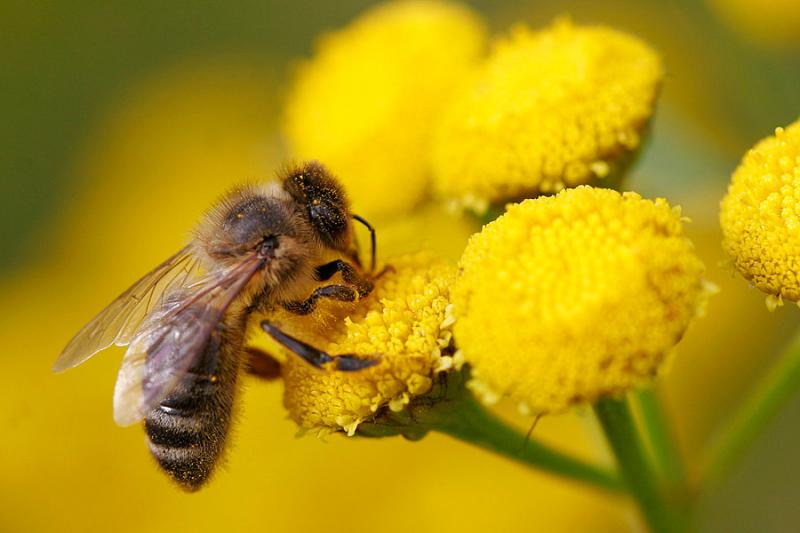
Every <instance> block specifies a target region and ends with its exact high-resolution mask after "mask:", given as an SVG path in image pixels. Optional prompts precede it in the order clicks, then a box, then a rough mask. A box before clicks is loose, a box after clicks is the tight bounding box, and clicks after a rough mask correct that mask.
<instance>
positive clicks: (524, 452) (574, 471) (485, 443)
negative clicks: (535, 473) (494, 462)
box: [424, 393, 623, 491]
mask: <svg viewBox="0 0 800 533" xmlns="http://www.w3.org/2000/svg"><path fill="white" fill-rule="evenodd" d="M449 411H450V412H448V413H444V412H441V411H438V412H437V413H436V415H435V416H433V417H429V418H428V420H425V421H424V424H425V425H426V426H427V427H429V428H430V429H432V430H434V431H438V432H440V433H444V434H446V435H450V436H451V437H454V438H456V439H459V440H462V441H465V442H468V443H470V444H473V445H475V446H478V447H480V448H483V449H485V450H490V451H492V452H495V453H498V454H500V455H503V456H505V457H508V458H510V459H514V460H516V461H519V462H522V463H525V464H528V465H530V466H533V467H535V468H537V469H539V470H544V471H546V472H550V473H553V474H558V475H560V476H564V477H567V478H571V479H574V480H577V481H583V482H586V483H589V484H591V485H595V486H597V487H600V488H603V489H608V490H612V491H620V490H622V489H623V485H622V483H621V481H620V479H619V478H618V477H617V476H616V475H615V474H613V473H612V472H609V471H608V470H605V469H603V468H600V467H597V466H594V465H590V464H587V463H584V462H582V461H579V460H578V459H575V458H572V457H569V456H567V455H564V454H562V453H560V452H558V451H556V450H553V449H551V448H549V447H547V446H544V445H543V444H540V443H538V442H536V441H534V440H532V439H526V437H525V436H524V435H522V434H521V433H520V432H518V431H516V430H515V429H512V428H511V427H509V426H507V425H506V424H505V423H504V422H502V421H501V420H500V419H498V418H497V417H495V416H494V415H492V414H491V413H490V412H489V411H487V410H486V409H484V408H483V406H481V405H480V404H479V403H478V402H477V401H476V400H475V398H474V397H473V396H472V395H471V394H469V393H465V394H464V395H463V396H462V397H461V401H459V402H457V405H456V406H455V407H454V408H453V409H451V410H449Z"/></svg>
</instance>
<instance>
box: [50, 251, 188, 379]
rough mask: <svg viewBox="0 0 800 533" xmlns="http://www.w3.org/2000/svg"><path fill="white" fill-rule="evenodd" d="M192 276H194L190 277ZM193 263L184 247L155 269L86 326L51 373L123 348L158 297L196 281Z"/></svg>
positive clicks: (62, 353) (68, 346)
mask: <svg viewBox="0 0 800 533" xmlns="http://www.w3.org/2000/svg"><path fill="white" fill-rule="evenodd" d="M193 274H194V276H193ZM196 277H197V276H196V261H195V260H194V259H193V257H192V255H191V253H190V247H189V246H186V247H185V248H183V249H182V250H181V251H179V252H178V253H176V254H175V255H173V256H172V257H170V258H169V259H167V260H166V261H164V262H163V263H161V264H160V265H158V266H157V267H156V268H154V269H153V270H152V271H151V272H149V273H148V274H147V275H145V276H144V277H143V278H142V279H140V280H139V281H137V282H136V283H134V284H133V286H131V287H130V288H129V289H128V290H126V291H125V292H123V293H122V294H121V295H119V296H118V297H117V298H116V299H115V300H114V301H113V302H111V303H110V304H109V305H108V307H106V308H105V309H103V310H102V311H100V313H99V314H98V315H97V316H96V317H94V318H93V319H92V321H91V322H89V323H88V324H86V325H85V326H84V327H83V328H82V329H81V330H80V331H79V332H78V333H77V334H76V335H75V336H74V337H73V338H72V340H70V341H69V344H67V346H66V348H64V351H62V352H61V355H59V356H58V359H57V360H56V362H55V364H54V365H53V370H54V371H55V372H61V371H63V370H67V369H69V368H72V367H74V366H78V365H79V364H81V363H83V362H84V361H86V360H87V359H89V358H90V357H91V356H93V355H94V354H96V353H97V352H99V351H101V350H104V349H106V348H108V347H109V346H111V345H112V344H116V345H118V346H125V345H127V344H128V343H129V342H130V341H131V339H132V338H133V335H134V333H135V332H136V330H137V329H138V327H139V325H140V324H141V323H142V320H144V317H146V316H147V315H148V314H149V313H150V311H151V310H152V309H153V308H154V307H155V306H156V305H157V304H158V303H159V302H160V300H161V295H162V294H164V293H166V292H168V291H170V290H172V289H173V288H174V287H176V286H185V285H186V284H188V283H190V282H191V281H192V280H193V279H194V278H196Z"/></svg>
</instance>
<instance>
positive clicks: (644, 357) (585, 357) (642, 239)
mask: <svg viewBox="0 0 800 533" xmlns="http://www.w3.org/2000/svg"><path fill="white" fill-rule="evenodd" d="M702 274H703V264H702V262H701V261H700V259H698V257H697V256H696V255H695V253H694V251H693V247H692V244H691V242H690V241H689V240H688V239H687V238H685V237H684V236H683V229H682V224H681V216H680V210H679V209H677V208H670V206H669V205H668V204H667V202H666V201H665V200H663V199H657V200H655V201H651V200H646V199H642V198H641V197H640V196H639V195H638V194H635V193H624V194H620V193H618V192H616V191H612V190H608V189H594V188H591V187H588V186H581V187H578V188H576V189H567V190H564V191H562V192H561V193H559V194H558V195H557V196H551V197H541V198H538V199H535V200H526V201H524V202H522V203H520V204H516V205H513V206H510V207H509V209H508V212H507V213H506V214H505V215H503V216H502V217H500V218H499V219H497V220H496V221H494V222H492V223H490V224H488V225H487V226H485V227H484V229H483V231H481V233H479V234H476V235H475V236H473V237H472V239H470V242H469V244H468V245H467V249H466V250H465V252H464V256H463V257H462V259H461V262H460V269H459V276H458V278H457V281H456V283H455V285H454V288H453V291H452V299H453V304H454V305H455V315H456V324H455V329H454V334H455V338H456V342H457V345H458V347H459V349H460V350H461V351H462V352H463V355H464V358H465V359H466V361H467V362H468V363H469V364H470V365H471V366H472V368H473V376H474V380H473V382H472V383H471V387H472V388H473V390H474V391H475V392H476V393H478V394H479V395H481V396H482V397H483V399H484V400H485V401H487V402H489V403H491V402H492V401H496V400H497V399H499V398H500V397H501V396H509V397H510V398H512V399H513V400H515V401H516V402H517V403H518V405H519V407H520V410H521V411H523V412H528V413H535V414H539V413H550V412H558V411H562V410H564V409H566V408H567V407H569V406H571V405H573V404H575V403H578V402H582V401H592V400H594V399H596V398H598V397H599V396H601V395H608V394H614V393H619V392H623V391H625V390H627V389H629V388H631V387H633V386H635V385H637V384H639V383H641V382H644V381H646V380H647V379H649V378H651V377H652V376H654V375H655V374H656V372H657V371H658V368H659V365H660V364H661V362H662V361H663V359H664V357H665V355H666V354H667V353H668V352H669V351H670V349H671V348H672V347H673V346H674V345H675V344H676V343H677V342H678V341H679V340H680V338H681V336H682V335H683V333H684V331H685V330H686V328H687V326H688V325H689V323H690V322H691V320H692V318H693V317H694V316H695V315H696V314H697V313H698V311H699V309H700V307H701V305H702V304H703V302H704V299H705V298H704V296H705V291H704V284H703V281H702V277H701V276H702Z"/></svg>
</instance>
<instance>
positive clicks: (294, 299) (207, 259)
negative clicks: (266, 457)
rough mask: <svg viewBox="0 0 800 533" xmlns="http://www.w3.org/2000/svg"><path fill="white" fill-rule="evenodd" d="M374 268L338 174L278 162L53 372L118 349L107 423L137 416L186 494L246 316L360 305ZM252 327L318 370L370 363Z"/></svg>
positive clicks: (225, 393) (224, 407)
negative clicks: (365, 259)
mask: <svg viewBox="0 0 800 533" xmlns="http://www.w3.org/2000/svg"><path fill="white" fill-rule="evenodd" d="M353 221H358V222H361V223H363V224H364V225H365V226H366V227H367V228H368V229H369V231H370V235H371V242H372V263H371V265H370V270H369V271H365V269H364V268H363V267H362V265H361V262H360V260H359V252H358V245H357V242H356V239H355V237H354V229H353ZM374 267H375V230H374V229H373V228H372V226H370V224H369V223H368V222H367V221H366V220H364V219H363V218H361V217H359V216H358V215H354V214H352V213H351V212H350V205H349V202H348V199H347V196H346V194H345V191H344V189H343V188H342V186H341V185H340V184H339V182H338V181H337V180H336V178H335V177H333V176H332V175H331V173H330V172H328V170H327V169H326V168H325V167H323V166H322V165H321V164H319V163H317V162H307V163H303V164H301V165H299V166H295V167H291V168H287V169H286V170H284V171H283V172H282V174H281V175H279V179H278V180H276V181H273V182H269V183H266V184H260V185H251V186H246V187H242V188H239V189H235V190H233V191H232V192H230V193H229V194H227V195H226V196H225V197H223V198H222V199H221V200H220V201H219V202H218V203H217V204H216V205H215V206H213V207H212V208H211V209H210V210H209V212H208V213H207V214H206V215H205V216H204V217H203V219H202V220H201V221H200V223H199V224H198V226H197V228H196V230H195V232H194V237H193V239H192V240H191V242H190V243H189V244H188V245H187V246H186V247H185V248H183V249H182V250H180V251H179V252H177V253H176V254H175V255H173V256H172V257H170V258H169V259H167V260H166V261H164V262H163V263H161V264H160V265H158V266H157V267H156V268H154V269H153V270H152V271H151V272H150V273H148V274H147V275H145V276H144V277H143V278H141V279H140V280H139V281H137V282H136V283H135V284H134V285H133V286H131V287H130V288H129V289H128V290H126V291H125V292H124V293H122V294H121V295H120V296H119V297H118V298H117V299H115V300H114V301H113V302H111V304H109V305H108V307H106V308H105V309H104V310H103V311H101V312H100V313H99V314H98V315H97V316H96V317H95V318H94V319H93V320H92V321H91V322H89V323H88V324H87V325H86V326H84V327H83V329H81V330H80V331H79V332H78V333H77V334H76V335H75V336H74V337H73V338H72V340H71V341H70V342H69V343H68V344H67V346H66V348H64V351H63V352H62V353H61V355H60V356H59V357H58V359H57V360H56V362H55V365H54V367H53V369H54V370H55V371H57V372H60V371H63V370H66V369H69V368H72V367H75V366H77V365H79V364H81V363H83V362H84V361H86V360H87V359H89V358H90V357H92V356H93V355H94V354H96V353H97V352H99V351H101V350H104V349H106V348H108V347H109V346H111V345H112V344H116V345H118V346H127V351H126V353H125V356H124V357H123V360H122V364H121V367H120V370H119V375H118V377H117V382H116V386H115V389H114V420H115V422H116V423H117V424H119V425H121V426H128V425H131V424H135V423H138V422H141V421H142V420H144V427H145V432H146V435H147V442H148V446H149V449H150V452H151V453H152V455H153V456H154V457H155V459H156V461H157V462H158V464H159V465H160V467H161V468H162V469H163V470H164V471H165V472H166V473H167V474H168V475H169V476H170V477H171V478H172V479H174V480H175V481H176V482H177V483H178V484H179V485H180V486H181V487H182V488H184V489H186V490H188V491H195V490H197V489H199V488H200V487H201V486H202V485H203V484H204V483H205V482H206V481H207V480H208V478H209V476H210V475H211V473H212V472H213V470H214V466H215V465H216V464H217V463H218V461H219V459H220V456H221V454H222V451H223V449H224V447H225V441H226V439H227V436H228V433H229V429H230V425H231V418H232V412H233V408H234V403H235V400H236V394H237V381H238V380H239V375H240V372H241V371H242V369H243V366H244V365H245V360H246V357H247V355H246V351H245V349H244V346H243V345H244V337H245V328H246V324H247V320H248V317H249V315H250V314H251V313H253V312H254V311H260V312H267V313H268V312H269V311H271V310H273V311H274V310H275V309H277V308H283V309H285V310H286V311H288V312H289V313H293V314H298V315H307V314H309V313H312V312H314V310H315V308H316V306H317V303H318V302H319V301H320V300H322V299H329V300H334V301H339V302H355V301H358V300H359V299H361V298H364V297H365V296H367V295H368V294H369V293H370V292H371V291H372V289H373V287H374V282H375V280H376V279H377V277H378V276H375V275H373V273H374ZM337 275H338V276H339V281H335V282H334V281H332V280H333V279H334V277H335V276H337ZM262 327H263V328H264V329H265V330H266V331H267V332H268V333H270V334H271V335H272V336H273V337H275V338H276V339H277V340H278V341H279V342H281V343H282V344H284V345H285V346H286V347H287V348H289V349H290V350H291V351H293V352H295V353H296V354H297V355H299V356H300V357H302V358H304V359H305V360H306V361H308V362H309V363H310V364H312V365H314V366H316V367H322V366H323V365H325V364H332V365H333V368H334V369H335V370H340V371H358V370H361V369H363V368H367V367H369V366H371V365H373V364H375V363H376V360H375V359H374V358H372V359H368V358H361V357H358V356H356V355H339V356H330V355H328V354H326V353H324V352H321V351H319V350H316V349H314V348H313V347H311V346H309V345H306V344H304V343H302V342H300V341H299V340H297V339H294V338H292V337H290V336H288V335H285V334H283V333H282V332H281V331H280V330H279V329H278V328H277V327H276V326H275V325H273V324H271V323H269V322H267V321H265V322H263V323H262Z"/></svg>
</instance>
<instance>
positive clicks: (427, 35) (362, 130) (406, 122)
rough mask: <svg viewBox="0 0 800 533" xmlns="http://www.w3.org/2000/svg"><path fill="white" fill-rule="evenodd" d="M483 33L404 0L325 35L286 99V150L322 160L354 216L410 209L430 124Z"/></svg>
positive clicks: (459, 11) (473, 57) (461, 10)
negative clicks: (341, 187) (341, 188)
mask: <svg viewBox="0 0 800 533" xmlns="http://www.w3.org/2000/svg"><path fill="white" fill-rule="evenodd" d="M485 35H486V34H485V29H484V27H483V24H482V22H481V20H480V19H479V18H478V16H477V15H476V14H475V13H473V12H472V11H471V10H470V9H468V8H467V7H465V6H462V5H458V4H450V3H446V2H431V1H404V2H390V3H387V4H383V5H380V6H378V7H376V8H374V9H371V10H369V11H367V12H366V13H365V14H364V15H362V16H361V17H359V18H358V19H357V20H355V21H354V22H353V23H352V24H350V25H349V26H348V27H346V28H344V29H343V30H340V31H338V32H335V33H332V34H329V35H327V36H325V37H324V38H323V39H321V40H320V41H319V42H318V44H317V47H316V53H315V54H314V57H313V58H312V59H311V60H310V61H308V62H306V63H305V64H303V65H302V66H301V67H300V68H299V70H298V72H297V76H296V79H295V82H294V85H293V87H292V88H291V90H290V92H289V98H288V102H287V104H286V112H285V117H284V121H283V130H284V133H285V135H286V137H287V140H288V142H289V144H290V148H291V150H292V152H293V153H294V155H296V156H298V157H312V158H315V159H320V160H322V161H325V163H326V165H328V166H330V168H331V169H332V170H334V171H335V172H336V174H337V175H338V176H340V177H341V179H342V181H343V182H344V185H345V187H346V188H347V190H348V192H349V193H350V195H351V197H352V200H353V204H354V207H355V209H356V210H357V211H359V212H361V213H366V214H368V215H372V214H387V215H391V214H397V213H403V212H407V211H409V210H410V209H411V208H413V207H414V206H416V205H417V204H418V203H419V202H420V200H421V199H422V198H423V196H424V194H425V193H426V190H427V185H428V167H427V163H428V157H427V154H428V144H429V137H430V124H431V116H432V115H433V114H434V113H435V112H436V111H438V110H439V108H440V107H441V106H442V105H443V104H444V102H445V100H447V99H448V98H449V97H450V93H451V91H452V89H453V87H454V86H455V85H456V84H457V83H458V82H459V81H461V80H462V78H464V76H465V75H466V73H467V72H468V71H470V69H471V68H473V66H474V64H475V63H476V61H477V60H478V58H479V56H480V55H481V54H482V52H483V51H484V48H485V41H486V36H485Z"/></svg>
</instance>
